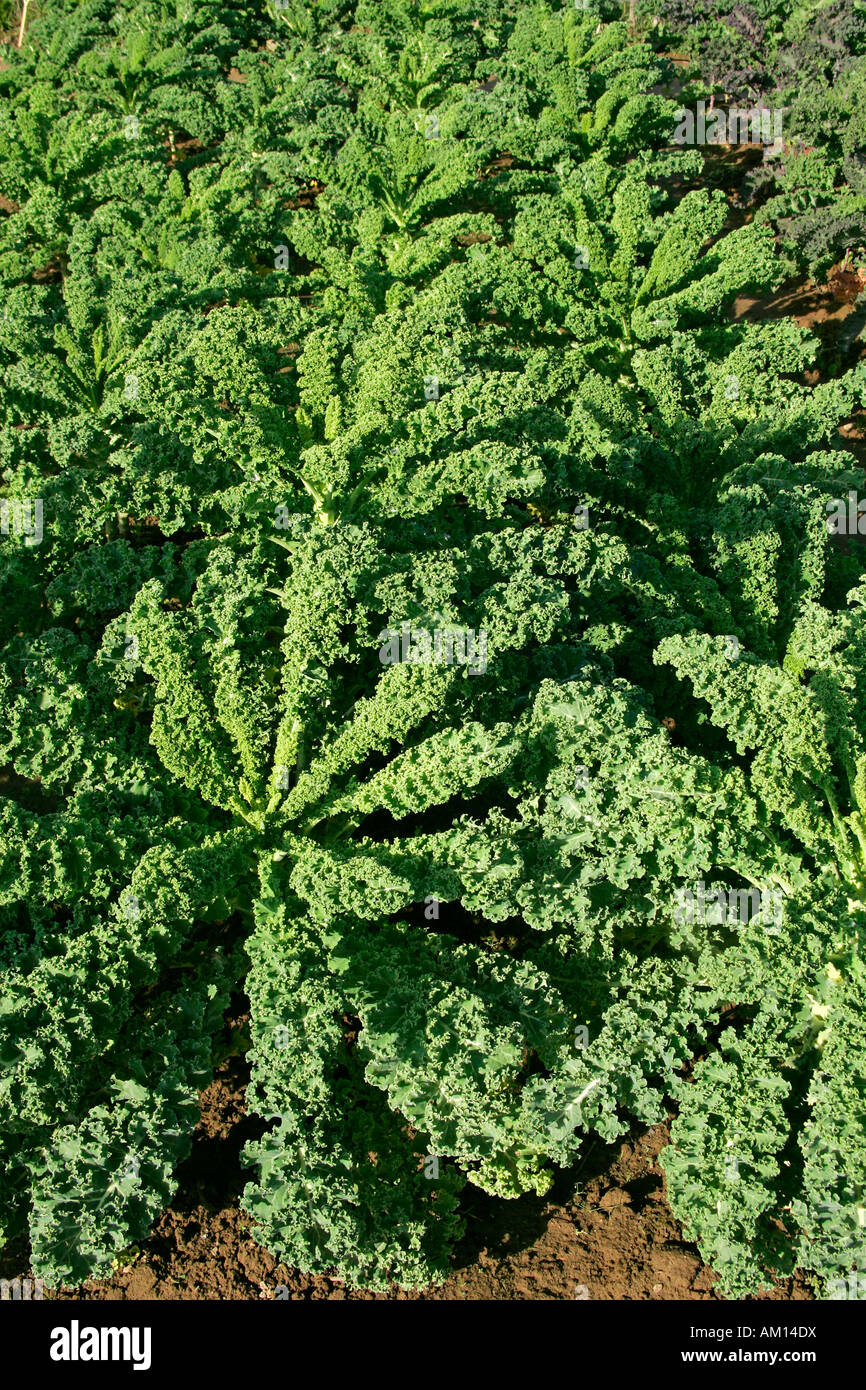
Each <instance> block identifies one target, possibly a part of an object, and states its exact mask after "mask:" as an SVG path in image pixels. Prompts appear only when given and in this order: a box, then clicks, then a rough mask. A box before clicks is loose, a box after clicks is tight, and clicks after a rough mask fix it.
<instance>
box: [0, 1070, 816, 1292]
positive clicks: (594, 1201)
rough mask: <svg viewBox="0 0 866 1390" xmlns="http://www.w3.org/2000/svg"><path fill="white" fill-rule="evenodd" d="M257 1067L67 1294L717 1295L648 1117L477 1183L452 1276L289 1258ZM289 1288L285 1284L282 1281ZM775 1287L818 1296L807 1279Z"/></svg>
mask: <svg viewBox="0 0 866 1390" xmlns="http://www.w3.org/2000/svg"><path fill="white" fill-rule="evenodd" d="M246 1076H247V1068H246V1064H245V1062H244V1059H243V1058H242V1057H232V1058H230V1059H229V1060H228V1061H227V1062H225V1063H223V1065H222V1066H221V1067H220V1068H219V1069H218V1071H217V1073H216V1075H215V1077H214V1080H213V1081H212V1082H211V1084H210V1085H209V1086H208V1087H207V1088H206V1089H205V1090H204V1091H203V1092H202V1093H201V1119H200V1121H199V1123H198V1126H197V1128H196V1131H195V1135H194V1140H193V1148H192V1152H191V1154H190V1156H189V1158H188V1159H187V1160H186V1162H185V1163H184V1164H183V1165H182V1166H181V1168H180V1169H179V1173H178V1176H179V1178H180V1186H179V1188H178V1192H177V1194H176V1197H175V1200H174V1202H173V1203H172V1205H171V1206H170V1207H169V1208H168V1210H167V1211H165V1212H164V1213H163V1214H162V1216H161V1217H160V1218H159V1220H158V1221H157V1222H156V1224H155V1226H154V1228H153V1231H152V1233H151V1235H150V1237H149V1238H148V1240H147V1241H145V1242H143V1244H142V1245H141V1246H140V1247H139V1248H138V1253H136V1254H134V1255H133V1256H131V1257H130V1260H129V1262H128V1263H127V1264H124V1265H123V1266H121V1267H120V1268H119V1269H118V1270H117V1272H116V1273H115V1274H114V1275H113V1276H112V1277H111V1278H110V1279H103V1280H92V1281H89V1282H88V1283H86V1284H84V1285H82V1286H81V1288H80V1289H60V1290H56V1291H53V1292H52V1293H51V1294H50V1295H49V1296H51V1297H54V1298H57V1299H60V1300H116V1299H131V1300H137V1299H158V1300H160V1301H161V1300H164V1299H167V1300H178V1299H193V1300H199V1299H217V1300H248V1299H266V1300H272V1299H274V1297H275V1296H277V1291H278V1289H279V1290H280V1291H279V1297H280V1298H288V1299H355V1300H377V1301H382V1300H418V1299H421V1300H454V1299H456V1300H483V1301H501V1300H519V1301H534V1300H551V1299H554V1300H555V1299H569V1300H575V1299H578V1300H584V1299H612V1300H633V1299H638V1300H647V1299H658V1300H661V1301H670V1300H680V1301H682V1300H694V1299H715V1298H718V1297H719V1294H718V1293H717V1292H716V1284H717V1280H716V1276H715V1275H714V1274H713V1273H712V1272H711V1271H710V1270H709V1269H708V1268H707V1266H706V1265H704V1263H703V1262H702V1260H701V1258H700V1256H699V1255H698V1252H697V1249H696V1247H695V1246H694V1245H692V1244H690V1243H689V1242H688V1241H687V1240H685V1239H684V1238H683V1234H682V1231H681V1228H680V1226H679V1224H678V1223H677V1222H676V1221H675V1220H674V1218H673V1216H672V1215H671V1212H670V1208H669V1207H668V1204H667V1200H666V1198H665V1189H664V1176H663V1173H662V1170H661V1168H660V1166H659V1162H658V1156H659V1154H660V1152H661V1150H662V1149H663V1148H664V1146H665V1144H666V1143H667V1142H668V1126H667V1124H659V1125H655V1126H653V1127H652V1128H650V1129H641V1128H635V1129H634V1131H633V1132H632V1133H630V1134H629V1135H628V1136H627V1137H626V1138H625V1139H624V1140H621V1141H620V1142H618V1143H617V1144H612V1145H604V1144H602V1143H601V1141H596V1142H595V1143H593V1142H592V1141H589V1142H588V1143H587V1147H586V1149H585V1151H584V1155H583V1157H582V1158H581V1159H580V1160H579V1161H578V1163H576V1164H575V1166H574V1167H573V1168H572V1169H570V1170H568V1171H565V1172H561V1173H559V1174H558V1175H557V1177H556V1179H555V1181H554V1185H553V1187H552V1189H551V1190H550V1192H549V1193H547V1194H546V1195H545V1196H544V1197H541V1198H539V1197H536V1196H534V1195H533V1194H530V1195H528V1196H524V1197H522V1198H519V1199H518V1200H517V1201H513V1202H506V1201H501V1200H498V1199H494V1198H488V1197H487V1196H486V1195H485V1194H484V1193H483V1192H481V1191H480V1190H478V1189H476V1188H473V1187H471V1186H469V1187H468V1188H467V1189H466V1195H465V1199H464V1207H463V1210H464V1214H465V1216H466V1227H467V1230H466V1234H465V1236H464V1237H463V1240H462V1241H461V1243H460V1245H459V1246H458V1248H457V1250H456V1252H455V1256H454V1267H453V1271H452V1273H451V1274H450V1275H449V1277H448V1279H447V1280H446V1282H445V1283H444V1284H443V1285H441V1286H440V1287H438V1288H431V1289H428V1290H422V1291H417V1292H405V1291H402V1290H396V1289H395V1290H394V1291H393V1292H392V1293H388V1294H384V1293H365V1292H361V1291H359V1290H354V1289H347V1288H346V1286H345V1285H344V1284H342V1283H340V1282H339V1281H338V1280H334V1279H327V1278H320V1277H311V1276H309V1275H306V1274H302V1273H300V1271H298V1270H295V1269H288V1268H287V1267H286V1266H285V1265H282V1264H279V1263H278V1262H277V1261H276V1260H275V1259H274V1258H273V1257H272V1256H271V1255H269V1254H268V1253H267V1251H266V1250H263V1249H262V1248H261V1246H260V1245H258V1244H257V1243H256V1241H255V1239H254V1237H253V1234H252V1229H251V1224H252V1223H251V1221H250V1218H249V1217H247V1216H246V1215H245V1214H244V1213H243V1212H242V1211H241V1210H240V1205H239V1199H240V1195H241V1192H242V1190H243V1187H244V1184H245V1182H246V1181H247V1179H248V1177H249V1176H251V1175H250V1174H247V1173H245V1172H244V1170H243V1169H242V1167H241V1159H240V1154H241V1149H242V1147H243V1144H244V1143H245V1142H246V1141H247V1140H248V1139H249V1138H251V1137H253V1136H254V1135H257V1134H259V1133H260V1132H261V1129H262V1124H261V1122H260V1121H258V1120H255V1119H253V1118H252V1117H250V1116H248V1115H247V1113H246V1109H245V1104H244V1093H245V1087H246ZM25 1265H26V1252H25V1251H24V1250H23V1249H22V1248H21V1247H20V1246H18V1248H17V1249H16V1248H15V1247H14V1246H10V1247H9V1248H8V1249H7V1251H6V1252H5V1254H4V1256H3V1257H2V1258H0V1277H4V1278H10V1279H11V1278H15V1277H19V1278H20V1277H24V1276H25V1275H26V1273H27V1270H26V1268H25ZM280 1286H282V1288H281V1289H280ZM759 1297H761V1298H774V1299H779V1300H792V1299H808V1298H811V1297H812V1293H811V1289H810V1287H809V1285H808V1283H807V1282H806V1280H805V1279H802V1278H794V1279H790V1280H787V1281H785V1282H784V1283H783V1284H780V1285H779V1287H778V1288H777V1289H775V1290H774V1291H773V1292H772V1293H770V1294H764V1295H759Z"/></svg>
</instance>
